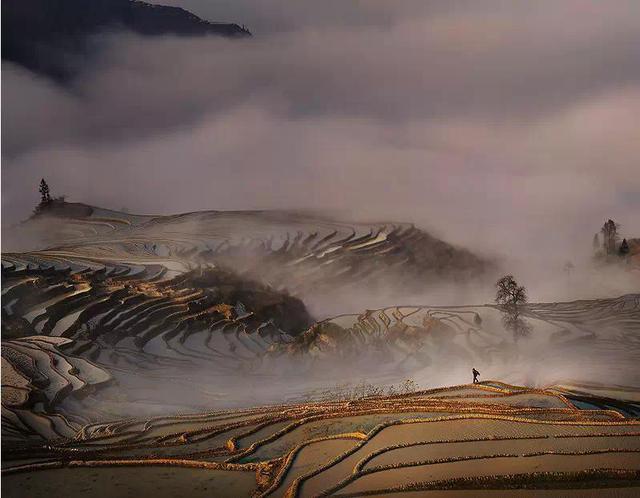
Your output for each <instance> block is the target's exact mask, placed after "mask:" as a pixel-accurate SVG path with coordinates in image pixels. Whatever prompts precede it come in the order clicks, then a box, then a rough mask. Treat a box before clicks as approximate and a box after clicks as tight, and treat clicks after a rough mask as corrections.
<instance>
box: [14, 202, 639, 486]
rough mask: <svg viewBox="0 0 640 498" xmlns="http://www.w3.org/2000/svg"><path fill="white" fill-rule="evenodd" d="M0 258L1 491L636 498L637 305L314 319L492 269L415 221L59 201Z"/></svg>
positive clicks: (439, 309) (395, 308)
mask: <svg viewBox="0 0 640 498" xmlns="http://www.w3.org/2000/svg"><path fill="white" fill-rule="evenodd" d="M11 244H12V245H11V247H8V248H7V249H9V250H3V253H2V459H3V461H2V473H3V478H2V491H3V493H6V494H7V496H15V497H24V496H30V497H39V496H43V497H44V496H47V497H51V496H60V495H61V494H62V493H63V492H64V493H63V494H64V495H65V496H80V495H81V494H84V493H87V492H90V494H91V496H105V497H106V496H127V495H126V494H125V493H127V492H131V493H134V494H138V495H140V496H146V495H153V496H156V497H161V496H176V495H177V494H184V492H185V490H189V494H190V496H194V497H195V496H265V497H266V496H274V497H276V496H287V497H290V498H293V497H296V496H299V497H307V496H309V497H312V496H343V497H347V496H365V495H381V494H389V495H390V496H403V497H405V496H406V497H413V496H436V495H435V494H431V493H437V492H438V491H443V490H448V491H447V493H449V494H447V495H446V496H465V497H467V496H469V497H471V496H474V497H475V496H485V495H484V494H483V493H485V492H487V493H488V492H489V490H494V491H495V490H500V491H499V496H525V495H523V494H522V492H521V491H519V489H520V488H530V489H533V490H534V491H533V493H534V494H533V495H531V496H538V495H536V494H535V493H536V492H539V493H542V494H540V496H635V495H636V494H637V493H638V492H639V491H638V490H639V489H640V488H638V487H637V485H638V482H640V479H639V478H640V420H639V418H638V417H639V416H640V391H639V390H638V389H637V388H635V387H632V386H640V371H639V370H638V368H637V365H638V361H640V336H639V335H638V332H639V331H640V294H627V295H623V296H617V297H612V298H607V299H596V300H582V301H573V302H563V303H530V304H526V305H524V306H522V307H521V309H520V310H519V319H520V320H524V321H526V323H527V330H532V331H533V332H532V333H531V334H530V336H529V337H526V338H520V339H519V338H517V337H514V336H513V334H512V333H511V332H508V331H507V330H506V329H505V327H504V309H503V308H502V307H501V306H497V305H493V304H483V305H464V306H460V305H457V306H429V305H415V304H413V305H407V304H405V303H402V302H389V303H388V305H387V306H384V307H380V308H377V309H366V310H364V309H363V310H362V311H361V312H359V313H349V314H336V315H335V316H329V317H325V316H323V317H317V316H315V313H314V312H313V311H312V308H313V306H312V304H313V303H314V302H315V301H314V300H315V299H316V298H317V297H318V296H320V295H326V294H327V293H331V292H338V291H340V292H342V293H349V292H353V293H358V292H362V291H363V289H367V290H368V291H371V289H377V288H380V287H382V286H384V288H385V289H386V292H387V293H388V295H393V293H394V291H398V292H400V290H402V292H403V295H406V292H407V290H409V291H410V290H411V289H419V288H420V287H421V286H424V285H425V283H426V284H428V285H438V284H439V283H441V282H446V281H448V282H459V283H464V282H469V281H472V280H474V279H478V278H482V277H483V276H486V275H488V274H489V275H491V272H492V271H495V265H496V264H495V262H492V261H488V260H485V259H483V258H481V257H479V256H476V255H474V254H473V253H471V252H470V251H468V250H465V249H462V248H458V247H455V246H453V245H451V244H449V243H447V242H444V241H441V240H439V239H437V238H435V237H433V236H431V235H429V234H428V233H426V232H424V231H421V230H419V229H418V228H416V227H414V226H412V225H410V224H403V223H349V222H344V221H338V220H334V219H330V218H324V217H320V216H317V215H310V214H305V213H294V212H285V211H260V212H244V211H240V212H219V211H209V212H195V213H187V214H182V215H175V216H140V215H131V214H127V213H122V212H117V211H111V210H105V209H99V208H95V207H91V206H87V205H84V204H70V203H64V202H58V203H56V204H55V205H53V206H52V207H51V209H48V210H46V211H45V212H41V213H40V214H38V215H35V216H33V217H32V218H31V219H29V220H28V221H27V222H24V223H22V224H21V225H19V226H17V227H15V237H14V238H13V240H12V241H11ZM343 295H344V294H343ZM472 367H478V368H479V369H480V371H481V372H485V374H484V375H483V377H482V378H483V379H484V380H482V381H481V382H480V383H478V384H460V382H448V379H452V380H453V379H459V378H461V376H463V377H464V378H467V377H468V376H470V371H471V368H472ZM462 372H464V373H462ZM489 373H490V374H491V377H489V375H487V374H489ZM487 378H493V379H495V380H486V379H487ZM363 379H365V380H363ZM506 382H508V383H506ZM123 483H126V484H123ZM122 486H125V488H126V490H125V489H124V488H122ZM438 496H439V495H438ZM526 496H529V495H526Z"/></svg>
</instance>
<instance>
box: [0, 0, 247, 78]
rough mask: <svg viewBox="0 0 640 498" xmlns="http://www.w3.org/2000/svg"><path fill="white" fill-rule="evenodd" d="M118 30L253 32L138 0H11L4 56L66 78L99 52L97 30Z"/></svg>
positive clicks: (5, 7) (180, 33) (4, 8)
mask: <svg viewBox="0 0 640 498" xmlns="http://www.w3.org/2000/svg"><path fill="white" fill-rule="evenodd" d="M117 30H123V31H129V32H132V33H136V34H140V35H144V36H159V35H178V36H202V35H216V36H224V37H229V38H241V37H246V36H251V33H250V32H249V31H248V30H247V29H246V28H245V27H244V26H239V25H238V24H234V23H216V22H210V21H206V20H204V19H201V18H199V17H198V16H196V15H195V14H192V13H191V12H188V11H186V10H184V9H181V8H179V7H169V6H163V5H153V4H149V3H146V2H141V1H138V0H91V1H87V0H5V1H4V2H3V3H2V59H3V60H7V61H10V62H14V63H16V64H19V65H21V66H24V67H26V68H27V69H29V70H31V71H34V72H37V73H41V74H44V75H46V76H49V77H51V78H53V79H55V80H58V81H65V80H68V79H69V78H71V77H72V76H73V75H74V74H75V73H76V72H77V70H78V66H79V65H80V64H81V63H82V61H83V58H84V57H86V56H88V55H90V54H91V53H92V52H93V47H92V46H91V44H90V43H89V39H90V37H91V36H92V35H96V34H100V33H104V32H110V31H117Z"/></svg>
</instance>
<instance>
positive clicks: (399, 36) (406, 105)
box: [2, 0, 640, 258]
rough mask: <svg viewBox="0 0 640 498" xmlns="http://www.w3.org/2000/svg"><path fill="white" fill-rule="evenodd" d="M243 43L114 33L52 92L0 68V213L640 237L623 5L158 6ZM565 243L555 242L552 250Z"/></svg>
mask: <svg viewBox="0 0 640 498" xmlns="http://www.w3.org/2000/svg"><path fill="white" fill-rule="evenodd" d="M161 3H165V4H174V5H180V6H183V7H185V8H187V9H190V10H192V11H193V12H194V13H196V14H198V15H200V16H202V17H205V18H207V19H209V20H221V21H234V22H237V23H239V24H246V25H247V27H248V28H249V29H250V30H251V31H252V32H253V33H254V35H255V36H254V37H253V38H251V39H248V40H225V39H219V38H215V37H211V38H169V37H168V38H154V39H151V38H147V39H143V38H139V37H134V36H130V35H128V36H124V35H119V36H112V37H108V38H106V39H104V40H101V43H103V44H104V49H103V51H102V52H101V55H100V56H99V57H97V58H96V59H95V60H94V61H92V63H91V64H88V65H87V67H86V68H85V69H84V70H83V71H82V72H81V74H80V75H79V76H78V78H77V79H76V80H75V81H74V82H73V84H72V85H71V87H69V88H61V87H58V86H56V85H54V84H52V83H51V82H49V81H47V80H45V79H43V78H41V77H39V76H36V75H33V74H30V73H28V72H26V71H24V70H22V69H20V68H18V67H16V66H12V65H10V64H6V63H3V65H2V97H3V107H2V121H3V122H2V124H3V126H2V139H3V143H2V145H3V160H2V208H3V225H6V224H7V223H8V222H11V221H15V220H17V219H23V218H25V217H26V216H28V215H29V212H30V211H31V209H32V208H33V206H34V205H35V204H36V203H37V201H38V194H37V185H38V182H39V180H40V178H41V177H45V178H47V180H48V181H49V183H50V186H51V188H52V191H53V193H54V194H66V195H67V196H68V197H69V199H71V200H74V201H81V202H86V203H90V204H95V205H101V206H105V207H110V208H114V209H119V208H121V207H126V208H128V209H129V210H131V211H133V212H143V213H174V212H181V211H191V210H198V209H255V208H313V209H329V210H332V211H336V210H340V211H343V212H344V213H345V216H347V215H348V216H352V217H359V218H370V219H384V220H388V219H395V220H400V221H411V222H415V223H417V224H418V225H419V226H421V227H423V228H426V229H429V230H431V231H433V232H434V233H435V234H436V235H439V236H441V237H443V238H445V239H447V240H451V241H453V242H457V243H460V244H464V245H467V246H470V247H471V248H472V249H473V248H476V249H478V250H482V251H489V252H492V251H498V252H501V253H507V254H514V253H518V252H521V251H523V250H525V249H530V250H532V252H533V253H535V254H536V255H537V256H539V257H541V258H544V257H547V256H549V255H552V254H553V255H558V254H565V253H569V251H570V250H572V249H574V248H575V247H578V246H582V245H584V247H587V248H588V247H589V245H590V240H591V237H592V235H593V233H594V232H595V231H597V229H598V227H599V226H600V225H601V224H602V223H603V222H604V220H605V219H606V218H608V217H613V218H615V219H616V220H617V221H619V222H620V223H621V224H622V226H623V232H624V233H625V234H627V235H635V236H639V235H640V63H639V61H640V30H639V29H638V20H639V19H640V2H638V1H636V0H628V1H607V2H603V1H596V0H593V1H577V0H567V1H564V0H553V1H544V0H536V1H535V2H534V1H531V2H514V1H513V0H510V1H497V0H496V1H481V0H473V1H453V0H443V1H438V2H435V1H427V0H415V1H414V0H398V1H390V0H367V1H348V0H323V1H306V0H305V1H303V0H254V1H247V0H221V1H216V0H167V1H165V2H161ZM562 257H564V256H562Z"/></svg>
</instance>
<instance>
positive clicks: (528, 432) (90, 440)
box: [2, 383, 640, 497]
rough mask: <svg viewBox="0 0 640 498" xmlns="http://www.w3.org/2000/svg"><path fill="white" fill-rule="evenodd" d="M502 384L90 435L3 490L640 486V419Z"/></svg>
mask: <svg viewBox="0 0 640 498" xmlns="http://www.w3.org/2000/svg"><path fill="white" fill-rule="evenodd" d="M488 384H490V383H488ZM500 385H501V386H502V387H500V388H497V387H494V386H491V385H484V384H475V385H466V386H455V387H451V388H446V389H436V390H431V391H420V392H416V393H411V394H406V395H397V396H391V397H389V396H375V397H369V398H363V399H359V400H351V401H346V402H333V403H327V402H325V403H307V404H302V405H280V406H271V407H263V408H255V409H249V410H242V411H224V412H211V413H203V414H193V415H183V416H165V417H157V418H153V419H140V420H139V419H128V420H121V421H112V422H110V423H103V424H90V425H86V426H84V427H82V428H81V429H80V430H79V431H78V432H77V433H76V434H74V435H73V436H70V437H66V438H64V437H61V438H58V439H57V440H55V441H51V442H49V443H47V444H43V445H40V446H37V445H30V446H29V447H26V446H24V447H22V448H21V447H20V446H14V447H13V448H11V450H10V451H9V452H8V453H7V452H4V455H3V458H4V461H3V480H2V481H3V487H5V486H6V489H8V490H10V493H14V494H13V495H11V494H10V496H24V494H20V493H25V492H27V491H28V492H29V496H45V495H46V494H47V493H50V492H51V489H57V490H64V492H65V495H67V496H69V495H71V496H73V495H75V494H79V493H81V492H88V491H90V492H91V493H94V492H95V493H98V494H96V496H102V495H101V494H100V493H103V494H104V496H107V494H108V493H112V494H111V495H110V496H129V495H134V494H136V493H154V494H158V495H159V496H170V493H172V492H175V491H176V490H178V489H185V488H184V487H183V486H186V485H187V484H186V483H187V482H191V483H192V486H193V487H194V496H200V495H202V496H204V495H205V494H206V493H207V492H209V493H212V492H214V493H217V494H216V496H248V495H250V494H254V495H256V496H289V497H292V496H319V495H332V496H333V495H335V496H361V495H363V494H379V493H387V492H391V491H394V490H395V491H398V492H401V491H402V492H408V491H410V490H412V489H423V488H424V489H433V488H434V487H436V488H438V487H439V488H442V489H448V488H453V489H458V488H459V489H480V488H482V487H483V486H485V485H487V483H490V485H491V486H492V487H498V488H509V487H510V486H511V485H513V483H515V482H517V483H518V484H519V485H524V484H526V485H527V486H533V487H536V486H537V487H541V488H548V489H551V490H553V489H556V490H558V494H550V495H549V496H561V494H560V490H564V488H576V487H580V486H582V485H583V484H584V483H585V482H587V483H589V486H590V487H603V488H612V487H617V486H621V487H623V488H625V487H627V488H628V487H629V486H632V485H633V486H635V485H636V484H637V482H638V477H639V476H640V422H639V421H637V420H636V419H632V418H627V417H625V416H624V415H622V414H621V413H620V412H619V411H615V410H581V409H579V408H577V407H575V406H574V405H573V404H572V403H571V402H570V401H569V400H567V399H566V398H565V397H564V396H563V395H562V394H559V393H558V392H556V391H552V390H549V391H546V390H530V389H526V388H523V387H515V386H507V385H503V384H500ZM487 393H490V394H491V396H482V395H483V394H487ZM460 399H465V400H466V401H465V403H466V404H465V408H464V409H463V410H461V409H460V404H459V400H460ZM543 399H546V400H547V402H544V403H540V401H541V400H543ZM524 400H530V401H532V403H531V406H524V405H525V403H524ZM512 402H513V403H512ZM535 405H543V406H542V407H540V406H535ZM556 405H557V406H556ZM549 413H554V415H555V418H554V420H549V419H548V418H547V417H546V415H548V414H549ZM243 442H244V444H243ZM127 475H131V476H134V475H136V476H139V477H140V476H142V477H141V478H135V479H134V478H133V477H131V478H128V477H127ZM146 476H148V478H147V477H146ZM45 477H46V479H45ZM585 479H586V481H585ZM165 480H170V481H171V483H170V484H168V485H167V486H164V485H162V486H159V484H161V483H164V482H165ZM107 481H109V482H107ZM81 483H82V485H81ZM581 483H582V484H581ZM52 486H55V487H52ZM114 486H118V487H119V488H118V489H116V488H114ZM160 488H162V489H160ZM190 489H191V488H190ZM216 490H217V491H216ZM156 491H157V493H156ZM395 491H394V492H395ZM549 492H550V491H549ZM114 493H115V494H114ZM162 493H164V494H162ZM408 496H410V495H408ZM514 496H517V495H514ZM611 496H615V495H611ZM621 496H624V494H622V495H621Z"/></svg>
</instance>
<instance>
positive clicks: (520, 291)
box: [496, 275, 527, 308]
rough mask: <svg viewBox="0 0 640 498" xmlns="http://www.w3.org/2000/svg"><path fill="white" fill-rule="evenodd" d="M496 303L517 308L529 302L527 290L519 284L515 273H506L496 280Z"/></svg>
mask: <svg viewBox="0 0 640 498" xmlns="http://www.w3.org/2000/svg"><path fill="white" fill-rule="evenodd" d="M496 287H497V288H498V291H497V292H496V303H497V304H499V305H501V306H506V307H513V308H517V307H518V306H519V305H521V304H525V303H526V302H527V290H526V289H525V288H524V287H523V286H522V285H518V282H516V280H515V279H514V278H513V275H505V276H504V277H502V278H501V279H500V280H498V281H497V282H496Z"/></svg>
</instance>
